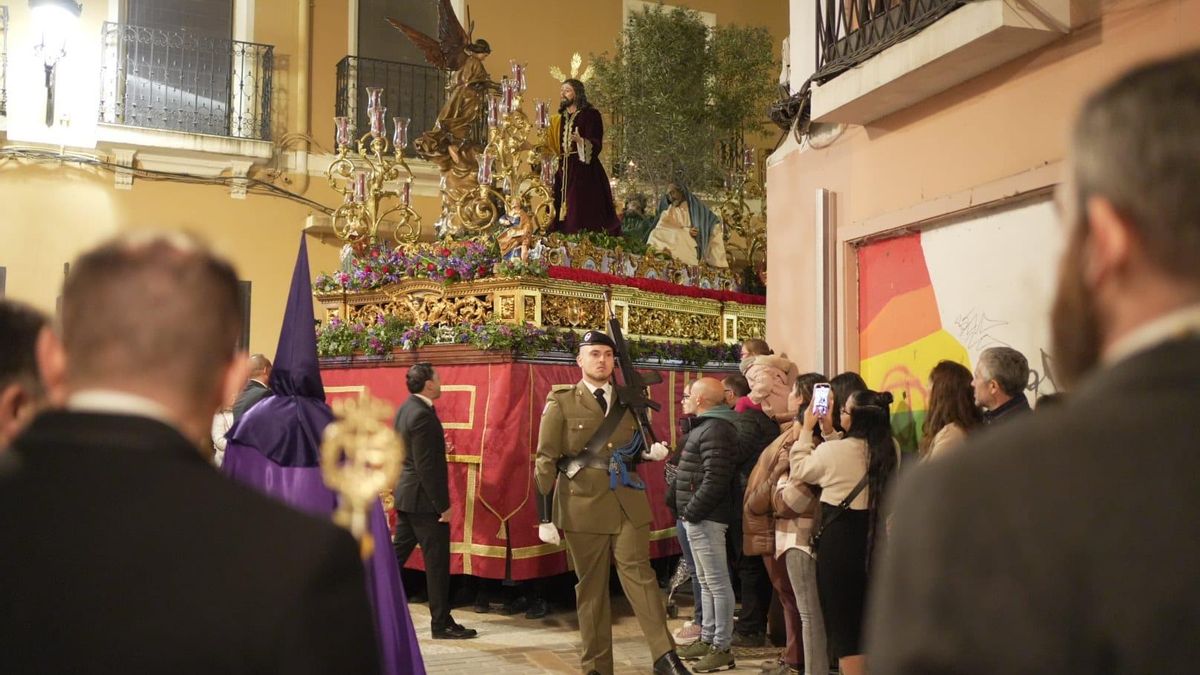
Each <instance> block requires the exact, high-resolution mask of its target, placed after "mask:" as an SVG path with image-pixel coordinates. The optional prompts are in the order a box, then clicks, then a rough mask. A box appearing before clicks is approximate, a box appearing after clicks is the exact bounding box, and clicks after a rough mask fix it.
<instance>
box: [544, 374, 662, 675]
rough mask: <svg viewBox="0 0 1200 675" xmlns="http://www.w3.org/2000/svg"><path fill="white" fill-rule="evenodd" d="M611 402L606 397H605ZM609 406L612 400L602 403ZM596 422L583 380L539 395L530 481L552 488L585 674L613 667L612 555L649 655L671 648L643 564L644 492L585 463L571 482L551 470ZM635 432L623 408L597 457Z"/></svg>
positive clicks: (579, 446) (646, 552) (658, 595)
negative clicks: (612, 482)
mask: <svg viewBox="0 0 1200 675" xmlns="http://www.w3.org/2000/svg"><path fill="white" fill-rule="evenodd" d="M610 400H611V399H610ZM609 405H612V403H609ZM603 420H604V411H603V410H602V409H601V407H600V404H599V403H598V402H597V400H596V398H595V396H594V395H593V394H592V392H591V390H590V389H589V388H588V386H587V384H585V383H584V382H582V381H580V382H578V383H576V384H574V385H569V384H567V385H558V386H555V387H554V388H553V389H552V390H551V392H550V394H549V395H548V396H547V397H546V407H545V409H544V410H543V411H542V424H541V429H540V432H539V435H538V448H537V461H536V476H535V477H536V480H537V487H538V491H539V492H541V494H543V495H548V494H550V491H551V490H553V491H554V501H553V522H554V524H555V525H556V526H557V527H559V528H560V529H562V530H563V532H564V534H565V540H566V546H567V553H568V554H569V555H570V556H571V562H572V564H573V565H574V567H575V575H576V576H577V577H578V579H579V583H578V584H576V585H575V597H576V601H577V611H578V614H579V633H580V637H581V638H582V639H583V655H582V659H581V661H582V668H583V671H584V672H585V673H587V672H592V671H597V672H600V673H602V674H604V675H610V674H611V673H612V672H613V658H612V616H611V610H610V607H609V594H608V580H609V563H610V557H611V559H615V562H616V566H617V575H618V576H619V577H620V579H621V587H622V588H623V589H624V590H625V597H627V598H628V599H629V603H630V604H631V605H632V606H633V611H634V614H636V615H637V619H638V623H639V624H640V625H641V628H642V633H643V634H644V635H645V636H646V640H647V642H648V643H649V647H650V655H651V657H652V658H653V659H656V660H657V659H659V658H660V657H662V656H663V655H664V654H666V653H668V652H673V650H674V649H675V644H674V642H673V641H672V639H671V634H670V632H669V631H668V630H667V616H666V602H665V599H664V598H663V595H662V592H661V591H660V590H659V588H658V581H657V579H656V577H655V575H654V570H653V569H651V567H650V520H651V518H650V503H649V502H648V501H647V499H646V493H645V491H644V490H637V489H634V488H630V487H626V486H624V485H622V484H620V482H619V481H618V484H617V487H616V488H615V489H611V488H610V487H609V473H608V471H607V470H604V469H600V468H597V467H594V466H585V467H584V468H583V469H581V470H580V471H579V472H578V473H577V474H575V477H574V478H573V479H568V478H567V476H566V474H564V473H561V472H559V471H558V468H557V462H558V460H559V459H560V458H562V457H564V456H565V457H573V456H575V455H577V454H579V453H580V451H582V450H583V448H584V445H586V444H587V442H588V440H589V439H590V438H591V437H592V435H593V434H594V433H595V432H596V429H597V428H599V426H600V424H601V423H602V422H603ZM636 430H637V423H636V422H635V420H634V417H633V415H632V414H631V413H629V412H628V411H627V412H625V414H624V417H623V418H622V419H621V421H620V423H619V424H618V425H617V428H616V430H615V431H613V433H612V435H611V436H610V437H609V439H608V441H607V442H606V443H605V444H604V447H603V448H602V449H601V451H600V452H599V453H597V457H598V458H599V460H601V461H602V462H603V463H607V462H608V460H609V457H610V456H611V455H612V453H613V452H614V451H616V450H617V449H618V448H620V447H622V446H624V445H626V444H627V443H629V441H630V440H631V439H632V437H633V434H634V432H635V431H636Z"/></svg>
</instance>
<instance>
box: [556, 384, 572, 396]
mask: <svg viewBox="0 0 1200 675" xmlns="http://www.w3.org/2000/svg"><path fill="white" fill-rule="evenodd" d="M574 388H575V385H573V384H555V385H551V387H550V392H551V393H553V394H558V393H561V392H564V391H571V390H572V389H574Z"/></svg>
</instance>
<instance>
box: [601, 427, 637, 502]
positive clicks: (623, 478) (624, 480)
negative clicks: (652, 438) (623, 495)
mask: <svg viewBox="0 0 1200 675" xmlns="http://www.w3.org/2000/svg"><path fill="white" fill-rule="evenodd" d="M645 444H646V443H645V441H643V440H642V432H641V431H640V430H639V431H635V432H634V433H633V439H632V440H630V441H629V443H628V444H627V445H624V446H622V447H620V448H617V449H616V450H615V451H614V452H613V454H612V457H610V458H609V460H608V489H609V490H616V489H617V481H618V480H619V481H620V484H621V485H624V486H625V487H627V488H633V489H634V490H645V489H646V485H645V484H644V483H643V482H642V479H641V477H640V476H638V475H637V472H636V471H630V470H629V462H633V461H634V460H636V459H637V457H638V455H640V454H641V453H642V448H643V446H645Z"/></svg>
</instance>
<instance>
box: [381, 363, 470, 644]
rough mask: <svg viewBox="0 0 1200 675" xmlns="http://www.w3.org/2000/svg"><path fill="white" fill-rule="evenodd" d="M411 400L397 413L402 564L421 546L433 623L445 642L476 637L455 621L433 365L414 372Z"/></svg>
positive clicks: (399, 553) (398, 549) (445, 483)
mask: <svg viewBox="0 0 1200 675" xmlns="http://www.w3.org/2000/svg"><path fill="white" fill-rule="evenodd" d="M406 384H407V386H408V392H409V394H410V396H409V397H408V400H407V401H405V402H404V405H402V406H400V410H399V411H397V412H396V431H397V432H398V433H399V434H400V438H401V439H402V440H403V441H404V449H405V452H404V466H403V468H402V469H401V471H400V479H399V480H398V481H397V482H396V493H395V496H396V517H397V520H396V539H395V541H394V542H393V543H394V544H395V548H396V562H397V564H399V565H400V567H404V563H405V561H407V560H408V556H410V555H412V552H413V548H414V547H416V545H417V544H420V545H421V554H422V555H423V556H424V558H425V586H426V590H427V591H428V593H429V614H430V624H431V627H432V629H433V637H434V638H435V639H439V640H461V639H464V638H473V637H475V636H476V635H478V633H477V632H476V631H474V630H473V629H470V628H464V627H463V626H461V625H459V624H458V623H456V622H455V621H454V619H452V618H451V617H450V486H449V477H448V476H447V474H446V435H445V431H444V430H443V429H442V422H441V420H439V419H438V416H437V411H436V410H434V407H433V402H434V401H436V400H437V399H438V397H439V396H441V395H442V381H441V380H440V379H439V378H438V375H437V372H435V371H434V369H433V366H431V365H429V364H428V363H418V364H416V365H414V366H413V367H411V368H409V369H408V375H407V377H406Z"/></svg>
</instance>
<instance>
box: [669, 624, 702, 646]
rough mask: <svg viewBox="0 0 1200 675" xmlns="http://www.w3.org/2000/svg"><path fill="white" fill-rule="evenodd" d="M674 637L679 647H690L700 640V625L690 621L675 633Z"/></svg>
mask: <svg viewBox="0 0 1200 675" xmlns="http://www.w3.org/2000/svg"><path fill="white" fill-rule="evenodd" d="M673 637H674V638H675V644H677V645H690V644H692V643H693V642H695V641H696V640H699V639H700V624H698V623H696V622H694V621H688V622H687V623H685V624H683V626H682V627H681V628H680V629H679V630H677V631H675V634H674V636H673Z"/></svg>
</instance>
